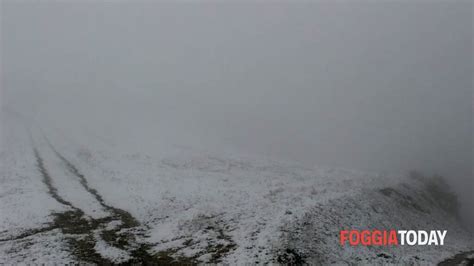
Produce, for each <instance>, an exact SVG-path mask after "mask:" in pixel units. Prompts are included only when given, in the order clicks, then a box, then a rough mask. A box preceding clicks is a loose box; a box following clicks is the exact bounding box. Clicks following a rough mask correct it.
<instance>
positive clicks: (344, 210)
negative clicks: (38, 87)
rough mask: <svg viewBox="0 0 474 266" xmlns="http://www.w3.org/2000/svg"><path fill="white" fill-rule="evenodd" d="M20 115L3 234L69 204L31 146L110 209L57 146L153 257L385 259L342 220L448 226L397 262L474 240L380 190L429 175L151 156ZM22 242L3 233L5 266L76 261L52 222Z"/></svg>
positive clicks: (77, 195)
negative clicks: (346, 232) (355, 240)
mask: <svg viewBox="0 0 474 266" xmlns="http://www.w3.org/2000/svg"><path fill="white" fill-rule="evenodd" d="M19 120H20V119H18V118H15V117H13V118H12V117H11V116H5V115H4V116H3V117H2V126H5V125H6V126H5V127H3V128H2V145H1V155H0V156H1V157H0V163H1V168H0V178H1V187H0V198H1V200H0V214H2V215H0V231H1V233H0V236H1V239H8V238H9V237H14V236H18V235H20V234H21V233H22V232H25V231H27V230H29V229H33V228H41V227H46V226H47V225H48V224H49V223H51V221H52V218H51V214H52V213H58V212H64V211H65V210H68V209H70V208H69V207H68V206H64V205H62V204H60V203H59V202H57V201H55V200H54V199H53V198H52V197H51V196H50V195H49V194H48V190H47V187H46V186H45V184H44V183H43V182H42V177H41V174H40V172H39V171H38V169H37V162H36V160H35V157H34V154H33V147H36V148H37V149H38V150H39V153H40V154H41V156H42V157H43V160H44V162H45V165H46V167H47V169H48V171H49V174H50V175H51V177H52V179H53V182H54V186H55V187H56V188H57V190H58V191H57V192H58V194H59V195H60V196H61V197H62V198H64V200H66V201H68V202H70V203H71V204H72V205H73V206H74V207H76V208H78V209H80V210H82V211H83V212H84V215H86V216H87V217H89V218H90V219H100V218H104V217H108V216H110V215H111V211H110V210H108V209H107V208H106V207H104V205H103V204H101V203H100V202H99V201H98V199H97V198H96V197H94V195H92V194H91V193H89V192H88V191H87V190H86V189H84V187H83V186H82V185H81V184H80V181H79V180H78V179H77V176H74V175H73V174H71V172H70V171H67V168H66V167H65V166H64V162H63V161H61V159H60V158H58V156H57V155H56V154H55V152H54V150H53V148H54V149H56V150H57V151H58V152H59V153H61V154H62V156H64V157H65V158H67V160H69V161H70V162H71V163H72V164H73V165H74V166H75V167H77V168H78V169H79V171H80V172H81V173H82V174H83V175H84V176H85V178H86V179H87V182H88V185H89V186H90V187H91V188H93V189H95V190H96V191H97V192H98V193H99V194H100V196H101V197H102V199H103V202H104V204H106V205H108V206H113V207H114V208H119V209H122V210H124V211H127V212H128V213H130V214H131V215H132V216H133V217H134V218H135V219H137V220H138V221H139V223H140V224H141V226H140V227H139V228H138V229H136V231H137V232H138V231H140V230H141V231H143V230H144V231H145V232H144V233H143V234H138V233H137V234H136V235H135V237H136V239H137V241H138V242H140V243H145V244H147V245H150V247H151V250H152V252H153V253H154V254H159V252H168V253H169V254H171V256H173V257H175V258H180V257H187V258H191V257H192V258H194V260H195V261H198V262H203V263H206V262H223V263H229V264H245V263H255V262H263V263H272V262H273V263H274V262H277V261H276V258H277V257H278V254H280V253H281V252H284V251H285V250H286V249H288V247H291V248H293V249H295V250H298V252H300V253H301V254H303V255H305V256H307V260H308V261H311V262H315V263H317V262H321V261H317V260H316V259H317V258H315V257H314V254H322V255H324V256H323V257H324V258H325V259H326V261H325V262H344V261H351V260H353V259H354V258H358V259H361V260H367V261H370V262H372V263H380V262H383V258H380V257H376V256H375V257H374V256H373V254H374V251H373V250H360V249H354V248H348V247H345V248H343V247H340V246H339V245H338V235H337V234H336V233H337V232H338V231H339V230H342V229H344V228H353V229H357V228H364V227H365V228H390V227H392V226H397V227H398V229H413V228H424V229H442V228H449V230H448V236H447V245H446V246H445V247H443V248H423V249H411V250H409V249H406V248H405V249H402V248H400V249H397V250H391V251H389V252H391V253H390V254H393V256H394V258H393V259H392V260H390V261H389V262H392V263H408V262H410V261H413V257H414V256H415V255H417V256H419V258H420V259H421V260H423V261H425V262H429V263H435V262H437V261H440V260H442V259H443V258H446V257H449V256H452V255H453V254H456V253H457V252H460V251H462V250H469V249H472V238H471V237H470V236H468V235H467V234H466V232H465V231H463V230H462V229H460V228H459V227H456V226H452V225H451V224H452V223H455V222H454V221H452V220H450V219H447V218H446V217H445V216H446V214H445V213H444V212H442V211H440V210H438V209H436V208H435V207H434V206H433V205H432V204H431V203H430V202H429V201H428V200H425V199H424V198H423V197H422V196H419V198H416V202H417V203H418V204H419V205H420V206H422V207H423V208H427V209H428V210H429V212H419V211H414V210H413V209H412V208H409V207H407V206H404V205H403V204H401V203H403V202H404V201H403V199H397V198H390V197H386V196H384V195H383V194H382V193H379V191H380V189H383V188H393V189H396V191H401V192H403V193H404V194H403V195H405V194H406V195H424V194H423V184H422V183H421V182H417V181H414V180H412V179H409V178H408V177H406V175H405V174H377V173H365V172H359V171H353V170H346V169H336V170H335V169H325V168H322V167H314V168H310V169H308V168H305V167H302V166H300V165H298V164H294V163H291V162H281V161H276V160H269V159H261V158H255V157H251V156H247V155H245V156H244V155H242V156H240V155H236V154H233V153H232V152H225V153H216V152H208V151H203V150H200V149H194V148H189V147H178V146H173V145H164V146H163V149H162V150H160V151H159V152H156V153H155V154H145V153H137V152H135V151H124V150H120V149H119V148H117V147H115V146H110V145H108V144H107V143H106V142H104V141H101V140H100V139H99V138H95V139H91V138H85V137H83V136H84V135H81V133H78V132H77V131H74V132H68V133H67V134H66V133H64V131H63V132H61V131H59V130H55V129H53V127H49V128H43V129H39V128H38V125H36V126H32V127H31V129H29V128H27V127H25V126H24V125H23V124H21V123H20V122H18V121H19ZM29 130H31V132H32V136H33V138H32V140H30V139H29V134H28V131H29ZM85 135H87V134H85ZM65 136H67V137H65ZM45 137H47V138H48V139H49V141H50V142H51V144H52V145H53V147H50V146H49V145H48V144H47V142H46V140H45ZM407 186H408V188H407ZM400 202H401V203H400ZM120 223H121V222H120V221H118V220H114V221H111V222H110V223H109V224H108V225H107V226H105V227H104V228H100V229H98V230H112V229H114V228H117V227H118V226H120ZM402 227H403V228H402ZM434 227H436V228H434ZM129 231H130V232H133V230H131V229H130V230H129ZM94 237H95V240H96V244H95V247H94V248H95V250H96V251H97V252H98V253H99V254H101V255H102V257H104V258H107V259H109V260H111V261H113V262H124V261H127V260H128V259H130V258H131V257H130V253H129V252H128V251H127V250H123V249H120V248H117V247H114V246H111V245H109V244H108V243H106V242H105V241H103V239H101V236H100V231H96V232H94ZM30 239H31V240H30ZM42 239H43V240H44V241H41V240H42ZM21 241H29V242H28V245H26V246H24V247H22V248H18V247H19V246H20V245H21V243H19V240H11V241H3V242H0V258H3V261H0V264H1V263H6V264H16V263H20V262H21V263H28V262H33V259H37V261H41V262H56V263H63V262H69V261H71V260H74V259H76V258H74V257H72V256H71V255H70V253H69V252H68V250H67V248H66V247H67V245H65V244H64V242H63V235H62V233H61V232H60V231H59V230H57V229H55V230H51V231H47V232H45V233H41V234H35V235H32V236H31V237H27V238H25V239H22V240H21ZM59 247H61V248H59ZM12 250H15V251H14V252H12ZM377 252H378V251H377ZM380 252H382V250H381V251H380ZM418 253H419V254H418ZM311 254H313V255H311ZM312 256H313V257H312ZM34 262H36V261H34ZM385 262H387V261H385Z"/></svg>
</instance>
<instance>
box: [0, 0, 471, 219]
mask: <svg viewBox="0 0 474 266" xmlns="http://www.w3.org/2000/svg"><path fill="white" fill-rule="evenodd" d="M1 5H2V13H1V32H2V36H1V49H2V58H1V63H2V76H3V77H2V89H1V94H0V96H1V97H2V98H1V100H2V106H3V107H4V108H8V109H10V110H11V109H13V110H16V111H18V112H21V113H23V114H24V115H25V116H29V117H35V119H36V120H37V121H40V122H41V121H49V122H48V125H49V126H53V125H54V126H55V127H56V128H59V129H62V130H65V131H66V132H67V131H68V130H69V131H84V132H88V134H89V136H95V137H99V138H102V139H104V140H106V141H108V142H110V143H113V144H115V145H118V146H119V147H121V148H122V149H125V150H126V149H128V150H137V151H142V152H146V153H153V152H154V150H155V149H158V148H159V145H160V144H161V143H173V144H182V145H191V146H199V147H204V148H207V149H210V150H221V151H231V152H232V151H236V152H243V153H249V154H257V155H261V156H269V157H275V158H281V159H287V160H293V161H299V162H301V163H303V164H305V165H309V166H312V165H328V166H336V167H345V168H357V169H369V170H376V171H396V172H400V171H407V170H411V169H419V170H421V171H424V172H426V173H439V174H441V175H444V176H446V178H448V179H449V181H450V182H451V184H452V185H453V187H454V188H455V189H456V191H457V192H459V193H460V195H461V198H462V199H463V202H464V204H465V205H466V204H467V203H469V202H473V198H472V196H470V195H472V192H471V191H472V188H473V185H474V184H473V179H472V163H473V162H474V161H473V159H472V143H473V142H472V122H473V119H472V100H473V98H472V88H473V81H472V74H473V50H472V49H473V41H472V40H473V31H472V25H473V24H472V12H473V4H472V2H471V1H465V2H461V1H453V2H451V3H448V2H436V3H435V2H384V3H374V2H338V3H329V2H312V3H311V2H304V3H303V2H300V3H293V4H290V3H269V2H267V3H263V2H260V3H246V4H242V3H235V2H234V3H211V2H206V3H199V4H198V3H191V2H186V3H184V2H180V3H165V2H142V3H138V2H133V3H132V2H129V3H122V2H120V3H110V2H109V3H105V2H94V1H84V2H81V1H74V2H42V3H34V2H20V1H2V3H1ZM467 209H468V210H469V209H470V210H471V214H472V206H471V207H470V208H467Z"/></svg>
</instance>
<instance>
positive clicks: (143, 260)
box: [43, 137, 163, 264]
mask: <svg viewBox="0 0 474 266" xmlns="http://www.w3.org/2000/svg"><path fill="white" fill-rule="evenodd" d="M45 139H46V142H47V143H48V146H49V147H50V148H51V150H52V151H53V152H54V154H55V155H56V156H57V157H58V158H59V159H60V160H61V161H62V162H63V164H64V166H65V167H66V169H67V170H68V171H69V172H70V173H71V174H73V175H74V176H75V177H76V178H78V180H79V183H80V184H81V186H82V187H83V188H84V189H85V190H86V191H87V192H88V193H90V194H91V195H92V196H93V197H94V198H95V199H96V200H97V202H99V204H100V205H101V206H102V207H104V208H105V209H106V210H107V211H108V212H109V213H111V215H110V216H108V217H105V218H101V219H91V218H90V219H91V223H92V224H93V228H91V229H92V230H90V231H89V235H91V234H92V233H93V232H92V231H93V230H97V229H99V230H100V234H99V235H100V237H101V239H102V240H104V241H105V242H106V243H107V244H108V245H110V246H113V247H116V248H118V249H121V250H124V251H126V252H129V253H130V257H131V259H130V260H129V261H127V262H125V263H133V264H136V263H139V264H156V263H158V262H163V261H162V259H160V258H159V257H157V256H153V255H152V254H151V253H150V251H149V250H150V249H151V247H152V246H151V245H150V244H146V243H138V241H137V239H136V235H140V236H144V235H145V232H144V230H143V228H139V227H140V226H141V225H140V223H139V222H138V221H137V220H136V219H135V218H134V217H133V216H132V215H131V214H130V213H129V212H127V211H125V210H122V209H119V208H116V207H113V206H111V205H109V204H107V203H106V202H105V201H104V199H103V197H102V195H100V194H99V192H98V191H97V190H96V189H94V188H92V187H90V185H89V183H88V181H87V179H86V177H85V176H84V175H83V174H82V173H81V172H80V171H79V169H78V168H77V167H76V166H75V165H74V164H73V163H72V162H71V161H69V160H68V159H67V158H66V157H64V156H63V155H62V154H61V153H60V152H59V151H58V150H57V149H56V148H55V147H54V146H53V145H52V143H51V142H50V141H49V140H48V139H47V138H46V137H45ZM43 169H44V165H43ZM52 191H55V190H54V187H53V189H52ZM56 195H57V193H56ZM70 206H72V204H70ZM81 212H82V211H81ZM112 221H118V222H119V224H118V225H117V226H115V227H114V228H112V229H107V228H106V227H107V225H108V224H109V223H110V222H112ZM89 242H96V241H94V239H93V238H90V239H89ZM88 246H91V243H89V244H88ZM94 246H95V243H94ZM80 251H81V252H79V254H78V255H79V256H78V257H79V258H80V259H82V260H84V261H90V260H89V254H88V253H90V252H91V250H90V249H86V250H80ZM93 252H95V250H94V251H93ZM94 262H95V261H94ZM109 263H110V261H109Z"/></svg>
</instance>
